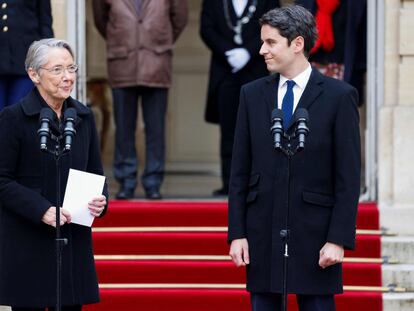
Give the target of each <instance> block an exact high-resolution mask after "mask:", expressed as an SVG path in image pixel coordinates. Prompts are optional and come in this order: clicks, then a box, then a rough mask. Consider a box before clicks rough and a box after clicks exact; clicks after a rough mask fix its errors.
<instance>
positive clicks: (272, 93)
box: [263, 73, 280, 120]
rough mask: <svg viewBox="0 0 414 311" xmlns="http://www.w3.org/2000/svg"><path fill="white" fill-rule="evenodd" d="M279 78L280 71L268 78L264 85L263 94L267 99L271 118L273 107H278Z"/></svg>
mask: <svg viewBox="0 0 414 311" xmlns="http://www.w3.org/2000/svg"><path fill="white" fill-rule="evenodd" d="M279 78H280V75H279V74H278V73H276V74H273V75H271V76H269V77H267V78H266V83H265V84H264V86H263V96H264V98H265V100H266V107H267V112H268V115H269V120H270V117H271V115H272V111H273V109H275V108H277V93H278V86H279Z"/></svg>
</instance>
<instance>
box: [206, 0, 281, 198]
mask: <svg viewBox="0 0 414 311" xmlns="http://www.w3.org/2000/svg"><path fill="white" fill-rule="evenodd" d="M278 6H279V0H233V1H232V0H204V1H203V6H202V12H201V26H200V35H201V38H202V39H203V41H204V43H205V44H206V45H207V47H208V48H209V49H210V50H211V52H212V56H211V63H210V78H209V84H208V95H207V106H206V113H205V119H206V121H207V122H211V123H218V124H219V125H220V136H221V138H220V158H221V177H222V182H223V186H222V188H221V189H217V190H216V191H214V192H213V195H227V194H228V190H229V179H230V167H231V158H232V149H233V141H234V131H235V127H236V119H237V109H238V107H239V94H240V88H241V86H242V85H243V84H245V83H247V82H250V81H253V80H255V79H258V78H260V77H263V76H265V75H267V74H268V72H267V70H266V66H265V64H264V63H263V61H262V59H261V57H260V55H259V49H260V25H259V21H258V20H259V18H260V17H261V16H262V15H263V14H264V13H265V12H267V11H269V10H270V9H273V8H275V7H278Z"/></svg>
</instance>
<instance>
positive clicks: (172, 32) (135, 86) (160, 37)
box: [93, 0, 188, 199]
mask: <svg viewBox="0 0 414 311" xmlns="http://www.w3.org/2000/svg"><path fill="white" fill-rule="evenodd" d="M93 11H94V18H95V25H96V27H97V29H98V31H99V32H100V33H101V35H102V36H103V37H104V38H105V40H106V45H107V62H108V79H109V84H110V86H111V88H112V95H113V105H114V119H115V126H116V133H115V158H114V164H113V168H114V175H115V178H116V180H117V181H118V183H119V184H120V189H119V191H118V193H117V195H116V197H117V199H131V198H133V197H134V191H135V188H136V186H137V170H138V160H137V154H136V148H135V129H136V124H137V112H138V99H139V98H141V104H142V112H143V119H144V123H145V149H146V150H145V169H144V172H143V174H142V177H141V182H142V185H143V187H144V190H145V195H146V197H147V198H148V199H161V194H160V187H161V183H162V181H163V177H164V165H165V133H164V132H165V114H166V110H167V100H168V88H169V87H170V86H171V72H172V56H173V47H174V42H175V41H176V40H177V39H178V37H179V35H180V34H181V32H182V31H183V29H184V27H185V25H186V24H187V18H188V7H187V1H185V0H135V1H132V0H113V1H108V0H94V1H93Z"/></svg>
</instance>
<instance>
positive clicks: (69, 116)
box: [63, 108, 76, 151]
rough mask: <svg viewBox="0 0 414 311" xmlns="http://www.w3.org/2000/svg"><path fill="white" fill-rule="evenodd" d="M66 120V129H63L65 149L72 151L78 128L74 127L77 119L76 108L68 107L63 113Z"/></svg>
mask: <svg viewBox="0 0 414 311" xmlns="http://www.w3.org/2000/svg"><path fill="white" fill-rule="evenodd" d="M63 116H64V121H65V129H64V130H63V137H64V139H65V150H67V151H70V149H71V147H72V140H73V137H75V134H76V130H75V129H74V125H75V121H76V110H75V108H68V109H66V110H65V112H64V113H63Z"/></svg>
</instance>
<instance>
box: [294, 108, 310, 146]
mask: <svg viewBox="0 0 414 311" xmlns="http://www.w3.org/2000/svg"><path fill="white" fill-rule="evenodd" d="M308 120H309V114H308V111H307V110H306V109H305V108H298V109H297V110H296V112H295V123H297V127H296V131H295V134H296V136H299V144H298V146H297V150H298V151H301V150H303V149H304V148H305V137H306V135H308V133H309V128H308V126H307V123H308Z"/></svg>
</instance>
